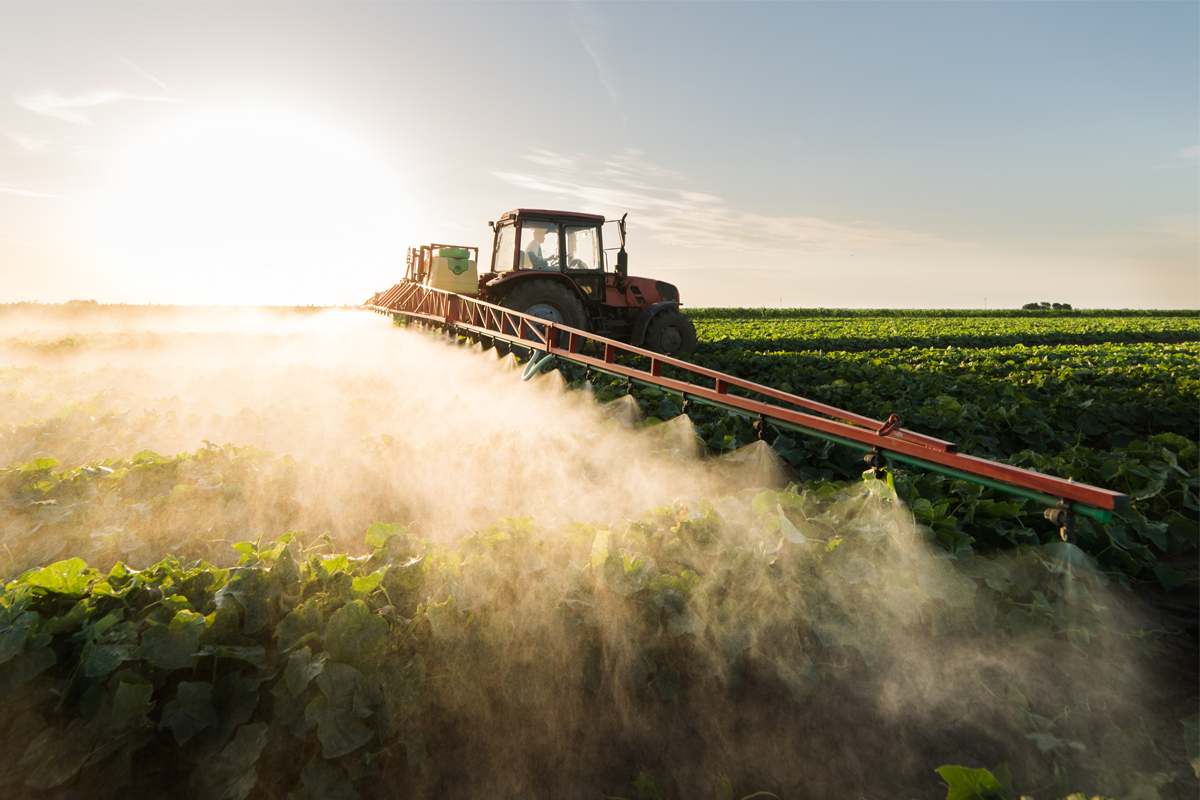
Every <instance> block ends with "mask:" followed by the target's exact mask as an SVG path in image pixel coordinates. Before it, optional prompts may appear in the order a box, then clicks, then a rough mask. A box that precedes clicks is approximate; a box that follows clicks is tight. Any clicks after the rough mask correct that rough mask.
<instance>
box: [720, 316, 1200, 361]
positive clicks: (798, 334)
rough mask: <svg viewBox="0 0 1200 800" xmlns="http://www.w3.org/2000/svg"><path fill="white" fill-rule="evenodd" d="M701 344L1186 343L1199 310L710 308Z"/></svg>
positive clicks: (1193, 337) (1193, 335)
mask: <svg viewBox="0 0 1200 800" xmlns="http://www.w3.org/2000/svg"><path fill="white" fill-rule="evenodd" d="M696 331H697V334H698V338H699V340H700V341H701V342H703V343H704V345H703V347H702V352H733V353H736V352H739V351H743V350H755V351H769V352H774V351H781V350H793V351H795V350H829V351H845V350H851V351H857V350H882V349H893V348H908V347H974V348H978V347H1004V346H1012V345H1017V344H1023V345H1027V346H1029V345H1035V344H1036V345H1056V344H1113V343H1124V344H1129V343H1136V342H1158V343H1185V342H1196V341H1198V340H1200V315H1197V314H1196V313H1194V312H1193V313H1189V312H1176V313H1175V314H1173V315H1168V314H1165V313H1161V312H1160V313H1157V314H1155V315H1153V316H1131V315H1122V316H1096V315H1093V314H1090V313H1089V314H1083V313H1075V312H1033V313H1027V314H1018V315H1013V312H1007V313H1003V314H1001V313H996V314H988V313H987V312H983V313H960V314H958V315H953V316H951V315H949V314H947V315H938V316H932V315H927V314H922V313H920V312H915V313H912V314H910V315H905V314H904V312H891V313H889V314H888V315H886V316H865V315H863V314H862V313H857V314H845V315H841V316H835V315H834V314H833V312H826V313H820V312H819V311H817V312H814V313H812V314H810V315H808V316H803V315H802V310H799V309H780V310H774V309H762V310H755V309H703V310H702V311H701V312H700V313H699V314H697V315H696Z"/></svg>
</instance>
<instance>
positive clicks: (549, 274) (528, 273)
mask: <svg viewBox="0 0 1200 800" xmlns="http://www.w3.org/2000/svg"><path fill="white" fill-rule="evenodd" d="M538 280H541V281H547V280H549V281H554V282H555V283H560V284H562V285H563V286H566V287H568V288H569V289H570V290H571V292H572V293H573V294H574V295H575V296H576V297H578V298H579V302H580V303H582V304H583V305H584V306H586V305H587V302H588V300H587V298H586V297H584V296H583V292H581V291H579V287H578V286H576V285H575V281H573V280H571V279H570V278H568V277H567V276H566V275H563V274H562V273H561V272H554V271H553V270H524V269H523V270H517V271H516V274H515V275H513V276H511V277H508V278H504V279H503V280H499V281H492V282H491V283H489V284H488V285H487V287H486V289H487V295H488V296H487V298H485V300H486V302H488V303H495V304H496V305H499V304H500V301H501V300H503V299H504V296H505V295H507V294H508V293H509V292H511V291H512V290H513V289H515V288H517V287H518V286H520V285H521V284H522V283H525V282H526V281H538Z"/></svg>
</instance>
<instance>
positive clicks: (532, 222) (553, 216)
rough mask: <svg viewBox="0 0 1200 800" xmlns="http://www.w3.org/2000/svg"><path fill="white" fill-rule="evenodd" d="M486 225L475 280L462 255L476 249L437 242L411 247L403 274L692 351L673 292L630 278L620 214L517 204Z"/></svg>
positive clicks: (644, 343)
mask: <svg viewBox="0 0 1200 800" xmlns="http://www.w3.org/2000/svg"><path fill="white" fill-rule="evenodd" d="M626 216H628V215H626ZM606 222H613V223H615V224H616V226H617V231H618V233H619V235H620V240H621V246H620V249H619V250H617V257H616V263H615V264H614V263H611V261H610V259H609V258H608V251H606V250H605V249H604V236H603V231H604V225H605V223H606ZM488 226H489V227H490V228H492V231H493V233H494V239H493V245H492V263H491V269H490V270H489V271H488V272H485V273H483V274H481V275H478V278H477V280H475V281H474V282H473V281H472V279H473V278H474V277H475V276H474V275H472V274H471V273H472V272H475V263H476V262H475V261H474V260H471V259H470V258H469V255H470V251H471V250H474V251H475V252H476V254H478V248H455V247H448V246H442V245H430V246H428V247H422V248H420V250H419V251H416V250H413V251H410V255H409V273H408V275H407V276H406V277H407V279H408V280H415V281H418V282H422V283H425V284H426V285H429V286H433V287H434V288H443V289H446V290H449V291H454V292H457V293H459V294H473V295H474V296H476V297H478V298H479V299H480V300H483V301H484V302H487V303H492V304H494V305H499V306H503V307H504V308H509V309H512V310H513V311H520V312H522V313H525V314H530V315H533V316H537V317H543V318H545V319H548V320H552V321H554V322H559V323H562V324H563V325H567V326H569V327H572V328H578V329H580V330H584V331H589V332H591V333H594V334H596V335H598V336H603V337H606V338H609V339H616V340H617V341H621V342H628V343H629V344H632V345H634V346H635V347H643V348H645V349H647V350H654V351H656V352H659V353H663V354H665V355H679V354H686V353H691V352H692V351H693V350H695V348H696V328H695V326H693V325H692V322H691V320H689V319H688V318H687V317H685V316H684V315H683V314H682V313H680V311H679V290H678V289H676V288H675V287H674V286H673V285H671V284H669V283H665V282H664V281H656V280H654V279H653V278H634V277H630V275H629V260H628V256H627V255H626V253H625V217H624V216H623V217H621V218H620V219H619V220H605V219H604V217H602V216H599V215H596V214H578V213H574V212H570V211H543V210H538V209H530V208H518V209H516V210H515V211H509V212H508V213H507V214H505V215H503V216H502V217H500V220H499V221H498V222H489V223H488ZM613 249H616V248H613ZM456 256H457V257H458V258H455V257H456ZM447 270H449V271H447ZM443 276H444V277H443ZM472 288H474V290H475V291H474V292H472V291H471V289H472Z"/></svg>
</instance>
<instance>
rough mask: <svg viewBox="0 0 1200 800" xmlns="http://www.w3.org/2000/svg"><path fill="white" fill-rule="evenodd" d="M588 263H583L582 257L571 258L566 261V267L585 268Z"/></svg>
mask: <svg viewBox="0 0 1200 800" xmlns="http://www.w3.org/2000/svg"><path fill="white" fill-rule="evenodd" d="M587 268H588V265H587V264H585V263H584V261H583V259H582V258H572V259H571V260H570V261H568V262H567V269H587Z"/></svg>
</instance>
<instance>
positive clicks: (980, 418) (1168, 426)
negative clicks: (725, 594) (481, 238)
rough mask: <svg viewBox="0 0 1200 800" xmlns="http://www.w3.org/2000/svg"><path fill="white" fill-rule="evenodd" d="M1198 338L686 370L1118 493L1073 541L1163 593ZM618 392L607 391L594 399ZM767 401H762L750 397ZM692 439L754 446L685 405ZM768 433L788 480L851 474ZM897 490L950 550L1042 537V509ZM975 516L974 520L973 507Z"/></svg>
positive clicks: (1197, 468)
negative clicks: (1122, 498) (723, 375)
mask: <svg viewBox="0 0 1200 800" xmlns="http://www.w3.org/2000/svg"><path fill="white" fill-rule="evenodd" d="M1198 355H1200V345H1145V344H1143V345H1103V346H1093V347H1082V346H1059V347H1038V348H1026V347H1017V348H1010V349H996V350H934V349H926V350H917V349H910V350H904V351H876V352H867V353H859V354H847V353H839V354H836V355H834V354H819V353H769V354H764V353H747V354H743V355H740V356H735V355H707V356H706V355H699V356H697V357H696V359H695V360H696V361H697V362H698V363H700V364H701V365H703V366H706V367H710V368H713V369H718V370H721V371H723V372H727V373H730V374H733V375H736V376H738V377H741V378H745V379H749V380H752V381H755V382H757V383H761V384H766V385H769V386H772V387H775V388H779V389H783V390H784V391H789V392H794V393H796V394H798V395H801V396H803V397H806V398H808V399H811V400H817V401H820V402H822V403H827V404H829V405H832V406H835V407H839V408H843V409H846V410H849V411H853V412H856V413H859V414H863V415H865V416H869V417H873V418H876V419H881V420H882V419H887V418H888V416H889V415H890V414H892V413H896V414H898V415H899V416H900V417H901V419H902V422H903V425H904V427H906V428H908V429H911V430H915V431H919V432H921V433H926V434H930V435H933V436H936V437H938V438H942V439H946V440H949V441H953V442H955V443H957V444H958V445H959V447H960V451H961V452H965V453H969V454H971V455H977V456H983V457H986V458H992V459H996V460H1000V461H1005V462H1007V463H1011V464H1014V465H1016V466H1021V467H1024V468H1029V469H1035V470H1038V471H1042V472H1046V473H1047V474H1052V475H1057V476H1059V477H1063V478H1073V479H1075V480H1078V481H1082V482H1086V483H1090V484H1094V485H1099V486H1104V487H1106V488H1110V489H1113V490H1115V491H1121V492H1125V493H1127V494H1129V495H1130V496H1131V497H1132V498H1133V508H1132V510H1130V511H1128V512H1124V513H1123V514H1121V515H1119V516H1118V518H1117V519H1115V520H1114V521H1113V522H1112V523H1110V524H1107V525H1093V524H1092V523H1090V522H1082V523H1081V531H1080V536H1081V541H1080V543H1081V546H1082V547H1084V548H1085V549H1086V550H1088V552H1090V553H1093V554H1094V555H1096V556H1097V557H1099V558H1100V560H1101V563H1102V564H1103V565H1104V567H1105V568H1106V569H1108V570H1111V571H1113V572H1116V573H1121V574H1124V575H1137V576H1140V577H1141V578H1150V579H1153V578H1155V577H1157V578H1158V579H1159V580H1160V581H1161V582H1163V584H1164V585H1166V586H1176V585H1179V583H1181V582H1182V581H1183V580H1184V575H1183V574H1182V573H1179V572H1178V571H1176V570H1175V569H1174V568H1173V567H1172V566H1169V565H1168V564H1164V563H1163V562H1164V561H1166V562H1170V563H1174V562H1175V561H1177V560H1178V559H1179V557H1180V555H1181V554H1183V553H1192V552H1194V551H1195V550H1196V547H1197V543H1198V541H1200V529H1198V527H1197V525H1196V522H1195V520H1196V518H1197V514H1198V513H1200V448H1197V444H1196V443H1197V440H1198V439H1200V432H1198V431H1197V424H1198V422H1200V420H1198V415H1197V408H1198V407H1200V380H1197V376H1196V374H1195V368H1194V365H1195V363H1196V361H1197V357H1198ZM621 391H622V389H621V388H620V384H619V383H617V382H613V383H611V384H609V385H607V386H602V387H601V391H600V396H601V397H602V398H607V397H614V396H616V395H617V394H619V393H620V392H621ZM634 394H635V397H636V398H637V399H638V400H639V403H640V405H641V407H642V409H643V411H644V413H645V414H646V415H648V416H650V417H656V418H659V419H670V418H672V417H674V416H675V415H677V414H678V413H679V410H680V402H679V398H678V397H676V396H671V395H667V394H664V393H662V392H661V391H659V390H657V389H653V388H638V389H635V392H634ZM760 399H766V398H760ZM692 417H693V421H694V423H695V426H696V432H697V434H698V435H699V436H700V437H701V438H702V439H703V440H704V442H705V443H706V445H707V447H708V449H709V450H710V451H712V452H717V453H720V452H729V451H733V450H736V449H737V448H740V447H743V446H745V445H747V444H750V443H751V442H753V441H755V439H756V438H757V432H756V431H755V430H754V429H753V427H752V426H751V421H750V420H749V419H746V418H742V417H738V416H735V415H730V414H728V413H725V412H723V411H719V410H717V409H711V408H707V407H705V406H703V405H698V406H696V407H695V410H694V412H693V414H692ZM767 440H768V442H770V443H771V444H772V445H773V447H774V449H775V451H776V452H777V453H778V454H779V455H780V456H781V457H782V458H784V459H785V460H786V461H787V462H788V463H789V464H790V465H791V466H792V467H793V468H794V469H795V471H796V474H797V476H798V478H799V479H802V480H819V479H825V478H836V479H843V480H844V479H849V478H850V477H852V476H854V475H857V474H858V473H860V472H861V471H862V470H863V464H862V463H861V461H860V454H859V453H857V451H852V450H848V449H846V448H840V447H837V446H835V445H832V444H830V443H828V442H826V441H824V440H821V439H815V438H810V437H805V436H803V435H801V434H797V433H793V432H780V431H776V430H774V429H771V428H770V426H768V431H767ZM899 474H900V476H901V477H900V479H899V480H900V483H899V486H900V490H901V495H902V497H903V498H904V499H905V500H906V502H908V503H909V505H910V506H911V507H912V508H913V509H914V512H916V513H917V515H918V519H920V520H921V521H922V524H925V525H927V526H928V527H930V529H931V530H933V531H935V532H936V533H937V535H938V538H939V540H940V541H941V542H942V544H943V546H945V547H946V548H947V549H948V550H950V551H952V552H953V551H956V550H960V549H963V548H968V549H969V548H983V549H985V550H986V549H990V548H1003V547H1008V546H1012V545H1015V544H1023V543H1032V542H1037V541H1045V540H1046V539H1047V537H1048V536H1053V535H1054V532H1053V531H1052V530H1051V529H1050V527H1049V526H1048V524H1047V523H1045V522H1044V521H1043V520H1041V519H1040V517H1041V511H1042V509H1041V508H1040V507H1035V506H1034V504H1032V503H1027V502H1026V501H1023V500H1014V499H1013V498H1011V497H1008V496H1006V495H1004V494H1002V493H999V492H995V491H993V490H991V489H982V488H981V487H979V486H976V485H974V484H969V483H966V482H963V481H958V480H952V479H949V478H944V477H942V476H938V475H933V474H929V473H924V472H920V471H915V472H910V471H905V470H904V469H903V468H901V469H900V471H899ZM980 503H982V504H983V505H982V508H983V509H984V510H985V511H984V512H983V513H979V512H978V509H980V508H981V506H980Z"/></svg>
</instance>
